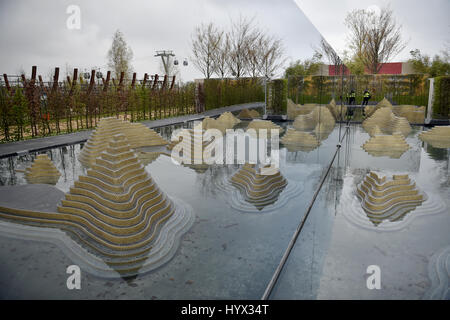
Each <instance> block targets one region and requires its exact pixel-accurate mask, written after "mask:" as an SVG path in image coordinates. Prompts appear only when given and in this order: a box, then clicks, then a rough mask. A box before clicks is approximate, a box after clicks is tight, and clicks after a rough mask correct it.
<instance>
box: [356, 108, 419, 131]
mask: <svg viewBox="0 0 450 320" xmlns="http://www.w3.org/2000/svg"><path fill="white" fill-rule="evenodd" d="M362 126H363V128H364V130H366V131H367V133H369V134H370V135H371V136H373V135H374V134H375V132H374V130H375V127H378V129H379V130H380V131H381V132H382V133H384V134H394V133H397V132H399V133H401V134H403V136H404V137H407V136H408V134H409V133H410V132H411V126H410V124H409V122H408V120H406V118H401V117H397V116H396V115H394V114H393V113H392V109H390V108H380V109H378V110H376V111H375V112H374V113H373V114H372V115H371V116H370V117H369V118H367V119H366V120H364V121H363V123H362Z"/></svg>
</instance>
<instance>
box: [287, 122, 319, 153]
mask: <svg viewBox="0 0 450 320" xmlns="http://www.w3.org/2000/svg"><path fill="white" fill-rule="evenodd" d="M280 141H281V143H282V144H283V145H284V146H285V147H286V148H287V149H288V151H290V152H295V151H305V152H309V151H312V150H314V149H316V148H317V147H318V146H319V145H320V141H319V139H317V138H316V136H315V135H314V134H312V133H310V132H305V131H299V130H295V129H292V128H289V129H287V131H286V134H285V135H284V136H283V137H282V138H281V140H280Z"/></svg>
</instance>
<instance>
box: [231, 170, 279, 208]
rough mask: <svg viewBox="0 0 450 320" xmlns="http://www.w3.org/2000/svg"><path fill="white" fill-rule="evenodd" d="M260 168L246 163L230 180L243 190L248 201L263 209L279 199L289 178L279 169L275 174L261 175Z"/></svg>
mask: <svg viewBox="0 0 450 320" xmlns="http://www.w3.org/2000/svg"><path fill="white" fill-rule="evenodd" d="M258 170H259V168H257V166H256V165H254V164H248V163H246V164H244V165H243V166H242V167H241V169H239V170H238V172H236V173H235V174H234V175H233V176H232V177H231V178H230V182H231V183H232V184H233V185H234V186H235V187H237V188H238V189H239V190H240V191H241V193H242V195H243V196H244V198H245V200H246V201H247V202H248V203H251V204H253V205H254V206H255V207H256V208H257V209H258V210H262V209H264V207H266V206H268V205H271V204H274V203H275V202H276V201H277V200H278V196H279V195H280V193H281V192H282V191H283V190H284V188H285V187H286V185H287V180H286V179H285V178H284V177H283V176H282V175H281V173H280V172H279V171H278V172H277V173H275V174H273V175H261V174H259V171H258Z"/></svg>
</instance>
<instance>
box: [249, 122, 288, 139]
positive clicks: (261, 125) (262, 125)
mask: <svg viewBox="0 0 450 320" xmlns="http://www.w3.org/2000/svg"><path fill="white" fill-rule="evenodd" d="M248 129H254V130H255V131H256V134H257V135H258V137H259V135H260V133H259V130H261V129H266V130H267V137H270V136H271V130H278V134H280V135H281V133H282V132H284V129H283V128H282V127H280V126H279V125H277V124H275V123H273V122H272V121H270V120H259V119H257V120H253V121H252V122H250V123H249V124H248V126H247V130H248ZM249 132H252V131H249Z"/></svg>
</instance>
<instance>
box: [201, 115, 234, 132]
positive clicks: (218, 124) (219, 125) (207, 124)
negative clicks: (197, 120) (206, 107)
mask: <svg viewBox="0 0 450 320" xmlns="http://www.w3.org/2000/svg"><path fill="white" fill-rule="evenodd" d="M202 127H203V129H204V130H208V129H217V130H219V131H220V132H222V134H225V132H226V130H227V129H231V128H229V127H228V126H227V124H226V123H224V122H222V121H219V120H216V119H213V118H210V117H206V118H204V119H203V121H202Z"/></svg>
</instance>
